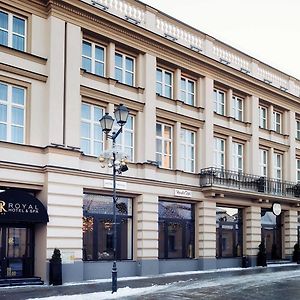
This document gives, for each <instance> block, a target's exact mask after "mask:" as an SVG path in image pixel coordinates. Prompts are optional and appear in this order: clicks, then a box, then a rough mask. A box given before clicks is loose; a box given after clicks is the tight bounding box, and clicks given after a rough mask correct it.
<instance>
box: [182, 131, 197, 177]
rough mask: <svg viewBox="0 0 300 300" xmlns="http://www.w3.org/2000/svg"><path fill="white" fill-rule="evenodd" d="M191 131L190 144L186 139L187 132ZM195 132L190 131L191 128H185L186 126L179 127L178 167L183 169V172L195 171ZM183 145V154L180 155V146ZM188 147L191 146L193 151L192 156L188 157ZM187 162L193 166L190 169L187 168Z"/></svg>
mask: <svg viewBox="0 0 300 300" xmlns="http://www.w3.org/2000/svg"><path fill="white" fill-rule="evenodd" d="M189 133H191V134H192V136H193V138H192V139H193V143H192V144H190V143H189V142H188V141H187V140H188V138H187V137H188V136H187V135H188V134H189ZM183 136H184V139H183ZM195 146H196V132H195V131H192V130H189V129H186V128H181V129H180V165H181V166H180V167H181V169H182V170H183V171H185V172H190V173H195V169H196V166H195V163H196V157H195V155H196V147H195ZM182 147H184V149H185V151H184V153H185V155H182V154H183V153H182V151H181V148H182ZM189 148H192V151H193V157H194V158H190V157H189V155H188V153H189V151H188V150H189ZM189 163H192V165H193V168H192V169H189V168H188V166H189Z"/></svg>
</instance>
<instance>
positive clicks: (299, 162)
mask: <svg viewBox="0 0 300 300" xmlns="http://www.w3.org/2000/svg"><path fill="white" fill-rule="evenodd" d="M296 160H297V183H300V159H299V158H297V159H296Z"/></svg>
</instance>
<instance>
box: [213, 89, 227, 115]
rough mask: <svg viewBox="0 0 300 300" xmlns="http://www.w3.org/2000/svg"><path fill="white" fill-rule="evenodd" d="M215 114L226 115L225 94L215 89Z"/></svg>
mask: <svg viewBox="0 0 300 300" xmlns="http://www.w3.org/2000/svg"><path fill="white" fill-rule="evenodd" d="M214 112H216V113H218V114H220V115H223V116H224V115H225V92H223V91H220V90H217V89H214Z"/></svg>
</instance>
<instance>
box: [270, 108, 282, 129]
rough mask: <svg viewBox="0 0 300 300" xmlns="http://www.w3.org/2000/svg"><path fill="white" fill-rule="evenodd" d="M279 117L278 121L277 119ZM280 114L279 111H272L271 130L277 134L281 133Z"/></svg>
mask: <svg viewBox="0 0 300 300" xmlns="http://www.w3.org/2000/svg"><path fill="white" fill-rule="evenodd" d="M278 116H279V121H278V120H277V117H278ZM282 117H283V115H282V113H281V112H279V111H273V128H272V129H273V130H274V131H275V132H277V133H280V134H281V133H282Z"/></svg>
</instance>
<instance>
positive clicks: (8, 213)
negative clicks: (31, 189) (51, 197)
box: [0, 190, 49, 223]
mask: <svg viewBox="0 0 300 300" xmlns="http://www.w3.org/2000/svg"><path fill="white" fill-rule="evenodd" d="M47 222H49V217H48V213H47V210H46V209H45V207H44V205H43V204H42V202H41V201H40V200H38V199H37V198H35V197H34V196H32V195H31V194H29V193H26V192H24V191H20V190H7V191H4V192H2V193H0V223H47Z"/></svg>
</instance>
